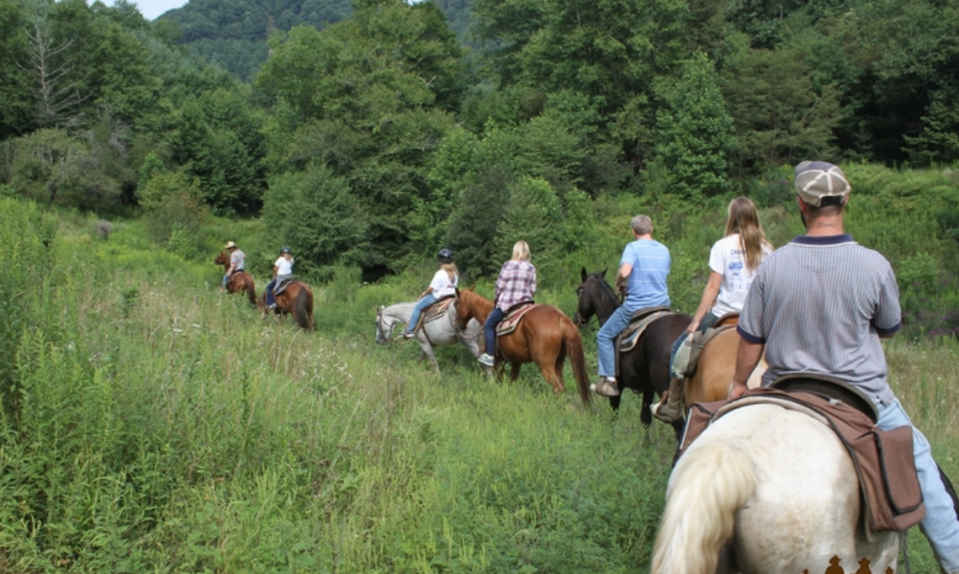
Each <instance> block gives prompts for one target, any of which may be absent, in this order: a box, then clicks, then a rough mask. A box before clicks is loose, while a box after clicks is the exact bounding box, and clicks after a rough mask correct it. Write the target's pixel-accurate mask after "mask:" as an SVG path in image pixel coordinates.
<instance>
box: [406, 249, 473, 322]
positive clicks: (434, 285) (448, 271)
mask: <svg viewBox="0 0 959 574" xmlns="http://www.w3.org/2000/svg"><path fill="white" fill-rule="evenodd" d="M438 258H439V261H440V268H439V270H438V271H437V272H436V273H435V274H434V275H433V280H432V281H430V286H429V287H427V288H426V291H423V294H422V295H421V296H420V300H419V301H417V302H416V305H415V306H414V307H413V314H412V315H411V316H410V321H409V323H407V324H406V329H405V330H404V331H403V336H404V337H405V338H407V339H411V338H412V337H413V331H412V329H413V328H414V327H416V324H417V323H418V322H419V320H420V314H421V313H422V312H423V310H424V309H426V308H427V307H429V306H430V305H432V304H433V303H436V302H437V301H438V300H440V299H441V298H443V297H446V296H449V295H453V294H455V293H456V286H457V284H459V279H460V278H459V274H458V273H457V272H456V264H455V263H453V252H452V251H450V250H449V249H440V252H439V254H438Z"/></svg>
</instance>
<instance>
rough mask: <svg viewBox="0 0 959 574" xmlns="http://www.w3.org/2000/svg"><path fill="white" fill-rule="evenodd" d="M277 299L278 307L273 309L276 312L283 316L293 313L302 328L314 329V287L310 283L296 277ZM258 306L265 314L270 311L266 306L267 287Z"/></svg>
mask: <svg viewBox="0 0 959 574" xmlns="http://www.w3.org/2000/svg"><path fill="white" fill-rule="evenodd" d="M275 299H276V309H273V312H274V313H275V314H277V315H281V316H285V315H287V314H290V315H293V319H294V320H295V321H296V324H297V325H299V326H300V328H302V329H306V330H307V331H312V330H313V289H311V288H310V286H309V285H308V284H306V283H304V282H303V281H300V280H299V279H294V280H293V281H292V283H290V284H288V285H287V286H286V289H284V290H283V292H282V293H280V294H279V295H277V296H276V297H275ZM256 306H257V308H258V309H259V310H260V311H263V313H264V314H265V313H267V312H269V309H267V308H266V290H265V289H264V290H263V294H262V295H260V299H259V300H258V301H257V304H256Z"/></svg>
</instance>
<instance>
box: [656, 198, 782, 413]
mask: <svg viewBox="0 0 959 574" xmlns="http://www.w3.org/2000/svg"><path fill="white" fill-rule="evenodd" d="M726 213H727V217H726V233H725V235H724V237H723V238H722V239H720V240H719V241H717V242H716V243H714V244H713V248H712V249H711V250H710V252H709V280H708V281H707V282H706V288H705V289H704V290H703V296H702V299H700V301H699V308H697V309H696V314H695V315H693V320H692V321H691V322H690V323H689V327H687V328H686V331H685V332H684V333H683V334H682V335H680V336H679V338H678V339H676V342H675V343H673V350H672V354H671V355H670V361H669V363H670V366H671V368H670V373H671V375H672V379H671V380H670V385H669V393H668V401H667V403H666V404H664V405H661V406H660V407H659V408H658V409H657V410H656V412H654V415H655V416H656V417H657V418H659V419H661V420H664V421H667V422H673V421H674V420H679V419H681V418H682V398H683V378H682V377H681V376H677V374H676V370H674V369H673V368H672V366H673V363H674V362H675V360H676V353H677V352H678V351H679V349H680V347H682V345H683V343H684V342H685V341H686V339H687V338H688V337H689V336H691V335H692V334H693V333H695V332H696V331H705V330H706V329H708V328H710V327H712V326H713V325H715V324H716V321H717V320H718V319H719V318H720V317H722V316H723V315H725V314H727V313H738V312H740V311H742V308H743V303H744V302H745V301H746V293H748V292H749V286H750V285H751V284H752V282H753V278H754V277H755V276H756V270H757V269H759V264H760V263H762V260H763V257H765V256H766V255H767V254H769V253H772V251H773V246H772V244H771V243H769V241H767V240H766V234H765V233H764V232H763V227H762V225H761V224H760V223H759V212H758V210H757V209H756V204H755V203H753V202H752V200H750V199H748V198H745V197H737V198H736V199H734V200H732V201H731V202H729V207H728V208H727V210H726ZM680 362H682V361H680ZM682 370H685V369H682Z"/></svg>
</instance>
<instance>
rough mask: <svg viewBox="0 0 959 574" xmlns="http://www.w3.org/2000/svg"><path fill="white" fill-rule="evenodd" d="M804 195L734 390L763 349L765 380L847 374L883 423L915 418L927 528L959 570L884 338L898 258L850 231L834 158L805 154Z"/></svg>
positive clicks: (947, 520) (752, 303)
mask: <svg viewBox="0 0 959 574" xmlns="http://www.w3.org/2000/svg"><path fill="white" fill-rule="evenodd" d="M795 187H796V194H797V204H798V206H799V211H800V215H801V216H802V220H803V223H804V225H805V226H806V234H805V235H800V236H798V237H796V238H795V239H793V240H792V241H791V242H790V243H788V244H787V245H785V246H783V247H781V248H780V249H778V250H777V251H776V252H775V253H772V254H770V255H769V256H767V257H766V258H765V260H764V261H763V264H762V266H761V267H760V268H759V270H758V271H757V272H756V277H755V279H754V280H753V284H752V286H751V287H750V289H749V293H748V295H747V296H746V301H745V304H744V306H743V310H742V314H741V315H740V317H739V325H738V327H737V330H738V332H739V334H740V336H741V337H742V341H740V344H739V351H738V353H737V357H736V372H735V375H734V377H733V381H732V385H731V387H730V391H729V396H730V398H738V397H740V396H742V395H743V393H745V392H746V390H747V389H746V380H747V378H748V377H749V375H750V373H752V370H753V368H754V367H755V366H756V364H757V363H758V362H759V359H760V357H762V355H763V352H764V351H765V358H766V362H767V363H768V365H769V368H768V370H767V371H766V373H765V374H764V375H763V385H764V386H768V385H770V384H771V383H772V382H773V381H775V380H776V379H778V378H780V377H782V376H783V375H787V374H792V373H813V374H821V375H833V376H837V377H840V378H842V379H843V380H844V381H846V382H847V383H849V384H851V385H852V386H853V387H855V388H857V389H859V390H860V391H862V392H863V393H865V394H866V395H867V396H868V397H869V398H870V399H871V400H872V401H873V402H874V403H875V405H876V408H877V410H878V411H879V419H878V422H877V426H878V427H879V428H880V429H882V430H890V429H894V428H898V427H901V426H906V425H908V426H910V427H911V428H912V439H913V456H914V457H915V464H916V471H917V474H918V477H919V485H920V488H921V490H922V497H923V500H924V503H925V510H926V514H925V517H924V518H923V519H922V522H920V529H921V530H922V532H923V534H925V536H926V538H928V540H929V543H930V545H931V546H932V549H933V552H934V553H935V556H936V560H937V561H938V562H939V565H940V566H941V567H942V569H943V571H944V572H948V573H950V574H957V573H959V519H957V516H956V508H955V506H954V501H953V499H952V497H951V496H950V494H949V492H948V490H947V486H946V484H945V482H944V480H945V478H944V475H941V474H940V470H939V468H938V466H937V465H936V462H935V460H933V458H932V451H931V447H930V446H929V441H928V440H926V437H925V436H924V435H923V434H922V432H920V431H919V429H917V428H916V427H915V426H913V425H912V422H911V421H910V420H909V417H908V416H907V415H906V412H905V411H904V410H903V408H902V405H901V404H900V403H899V400H898V399H897V398H896V396H895V394H894V393H893V391H892V389H891V388H890V386H889V382H888V380H887V374H888V367H887V365H886V357H885V353H884V352H883V348H882V345H881V343H880V341H879V340H880V339H883V338H889V337H892V336H893V335H895V334H896V332H897V331H898V330H899V328H900V326H901V323H900V321H901V317H902V310H901V308H900V306H899V288H898V286H897V285H896V276H895V274H894V273H893V270H892V266H891V265H890V264H889V262H888V261H887V260H886V259H885V258H884V257H883V256H882V255H881V254H880V253H878V252H877V251H873V250H871V249H867V248H865V247H863V246H861V245H859V244H857V243H856V242H855V241H853V238H852V237H851V236H850V235H848V234H845V233H844V232H843V209H844V207H845V206H846V204H847V203H848V201H849V194H850V191H851V187H850V185H849V182H848V180H847V179H846V176H845V174H843V172H842V170H840V169H839V168H838V167H837V166H835V165H833V164H831V163H827V162H823V161H816V162H809V161H805V162H802V163H801V164H799V165H798V166H796V168H795Z"/></svg>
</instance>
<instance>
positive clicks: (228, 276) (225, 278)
mask: <svg viewBox="0 0 959 574" xmlns="http://www.w3.org/2000/svg"><path fill="white" fill-rule="evenodd" d="M229 278H230V274H229V273H224V274H223V283H222V285H223V286H224V287H226V282H227V280H228V279H229Z"/></svg>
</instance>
